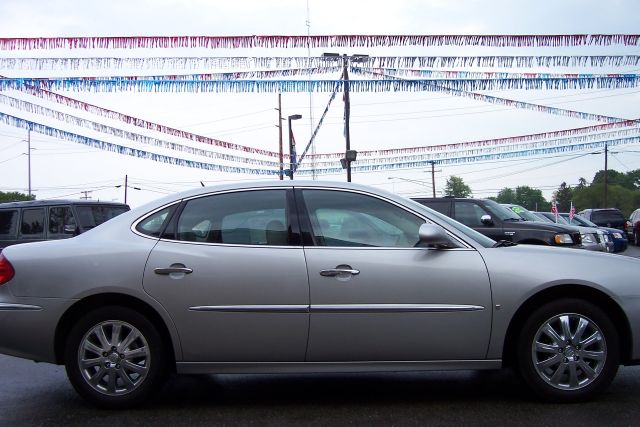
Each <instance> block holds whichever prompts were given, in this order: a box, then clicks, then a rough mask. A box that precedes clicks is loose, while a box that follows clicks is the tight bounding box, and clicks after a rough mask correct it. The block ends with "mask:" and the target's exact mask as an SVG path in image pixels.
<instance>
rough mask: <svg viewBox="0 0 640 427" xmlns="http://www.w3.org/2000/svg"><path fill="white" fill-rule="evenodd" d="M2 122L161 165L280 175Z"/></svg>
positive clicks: (1, 117)
mask: <svg viewBox="0 0 640 427" xmlns="http://www.w3.org/2000/svg"><path fill="white" fill-rule="evenodd" d="M0 122H1V123H4V124H6V125H9V126H14V127H18V128H22V129H30V130H31V131H32V132H36V133H39V134H42V135H47V136H51V137H53V138H58V139H63V140H65V141H71V142H76V143H79V144H82V145H86V146H89V147H92V148H97V149H99V150H104V151H109V152H112V153H118V154H122V155H126V156H132V157H137V158H141V159H147V160H152V161H155V162H160V163H168V164H172V165H177V166H184V167H191V168H197V169H205V170H210V171H216V172H229V173H243V174H249V175H277V174H278V173H279V171H277V170H269V169H253V168H243V167H237V166H227V165H219V164H215V163H205V162H198V161H194V160H185V159H180V158H177V157H171V156H165V155H162V154H157V153H152V152H149V151H145V150H138V149H135V148H130V147H126V146H123V145H118V144H114V143H111V142H106V141H101V140H98V139H94V138H89V137H86V136H83V135H78V134H75V133H72V132H67V131H64V130H61V129H57V128H53V127H50V126H46V125H43V124H40V123H36V122H32V121H29V120H25V119H22V118H19V117H15V116H12V115H9V114H5V113H2V112H0Z"/></svg>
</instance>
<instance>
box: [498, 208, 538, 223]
mask: <svg viewBox="0 0 640 427" xmlns="http://www.w3.org/2000/svg"><path fill="white" fill-rule="evenodd" d="M505 207H507V209H511V210H512V211H513V212H515V213H516V214H518V215H519V216H520V217H521V218H522V219H524V220H525V221H541V219H540V217H538V216H536V214H534V213H533V212H531V211H528V210H526V209H525V208H523V207H522V206H518V205H512V206H505Z"/></svg>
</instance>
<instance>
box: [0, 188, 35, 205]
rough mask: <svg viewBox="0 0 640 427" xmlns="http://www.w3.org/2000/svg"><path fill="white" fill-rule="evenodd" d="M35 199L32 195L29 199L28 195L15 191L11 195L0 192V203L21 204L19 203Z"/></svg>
mask: <svg viewBox="0 0 640 427" xmlns="http://www.w3.org/2000/svg"><path fill="white" fill-rule="evenodd" d="M35 199H36V196H34V195H33V194H32V195H31V197H29V195H27V194H23V193H18V192H17V191H13V192H11V193H4V192H2V191H0V203H5V202H21V201H26V200H35Z"/></svg>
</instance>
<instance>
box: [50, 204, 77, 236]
mask: <svg viewBox="0 0 640 427" xmlns="http://www.w3.org/2000/svg"><path fill="white" fill-rule="evenodd" d="M75 232H76V219H75V217H74V216H73V210H71V206H53V207H50V208H49V234H74V233H75Z"/></svg>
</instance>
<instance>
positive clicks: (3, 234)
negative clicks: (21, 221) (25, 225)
mask: <svg viewBox="0 0 640 427" xmlns="http://www.w3.org/2000/svg"><path fill="white" fill-rule="evenodd" d="M17 231H18V210H17V209H11V210H2V211H0V239H6V238H10V237H15V235H16V232H17Z"/></svg>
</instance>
